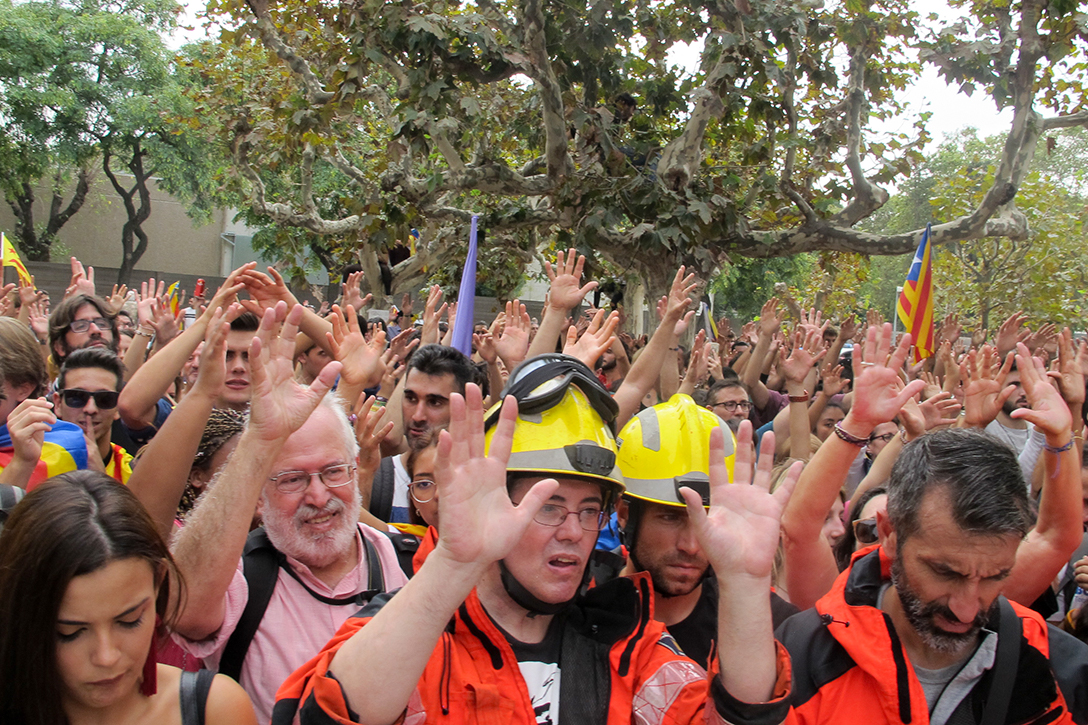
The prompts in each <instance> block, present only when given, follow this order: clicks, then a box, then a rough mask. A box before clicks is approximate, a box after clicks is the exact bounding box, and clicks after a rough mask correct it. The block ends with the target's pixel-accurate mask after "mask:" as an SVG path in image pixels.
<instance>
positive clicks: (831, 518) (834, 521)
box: [820, 498, 846, 546]
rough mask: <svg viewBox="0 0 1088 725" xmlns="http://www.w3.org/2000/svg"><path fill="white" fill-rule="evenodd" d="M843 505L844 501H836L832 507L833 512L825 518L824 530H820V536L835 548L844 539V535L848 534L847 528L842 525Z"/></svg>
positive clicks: (828, 513) (837, 499)
mask: <svg viewBox="0 0 1088 725" xmlns="http://www.w3.org/2000/svg"><path fill="white" fill-rule="evenodd" d="M842 512H843V505H842V500H841V499H839V498H836V499H835V503H833V504H832V505H831V510H830V511H828V512H827V516H826V517H825V518H824V525H823V528H822V529H821V530H820V534H821V535H822V536H823V537H824V539H825V540H826V541H827V543H828V545H829V546H835V544H837V543H838V542H839V539H841V538H842V535H843V534H845V533H846V527H845V526H843V523H842Z"/></svg>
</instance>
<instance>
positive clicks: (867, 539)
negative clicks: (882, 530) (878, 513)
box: [854, 519, 880, 546]
mask: <svg viewBox="0 0 1088 725" xmlns="http://www.w3.org/2000/svg"><path fill="white" fill-rule="evenodd" d="M854 538H855V539H857V542H858V543H859V544H862V545H864V546H868V545H869V544H875V543H876V542H877V541H879V540H880V536H879V535H878V534H877V533H876V519H861V520H860V521H855V522H854Z"/></svg>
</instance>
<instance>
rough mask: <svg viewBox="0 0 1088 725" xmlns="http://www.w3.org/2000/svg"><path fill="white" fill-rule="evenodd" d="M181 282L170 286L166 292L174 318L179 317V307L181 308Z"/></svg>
mask: <svg viewBox="0 0 1088 725" xmlns="http://www.w3.org/2000/svg"><path fill="white" fill-rule="evenodd" d="M179 284H180V283H179V282H175V283H174V284H172V285H170V286H169V287H168V288H167V290H166V299H168V300H169V301H170V314H171V315H173V316H174V317H177V316H178V307H179V306H180V300H179V299H178V285H179Z"/></svg>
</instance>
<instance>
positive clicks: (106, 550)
mask: <svg viewBox="0 0 1088 725" xmlns="http://www.w3.org/2000/svg"><path fill="white" fill-rule="evenodd" d="M129 558H136V559H143V560H144V561H147V562H148V564H150V565H151V567H152V568H153V570H154V571H155V572H156V573H157V574H161V573H163V572H167V573H168V575H167V576H165V577H163V578H162V583H161V585H160V587H159V595H158V599H157V601H156V603H155V611H156V613H157V614H158V615H159V617H161V618H162V620H163V621H164V622H165V626H169V625H170V624H171V623H172V622H173V620H175V619H176V617H177V613H178V612H177V607H176V606H175V607H171V606H170V602H171V597H170V580H171V579H174V581H176V582H178V584H179V586H180V585H181V581H182V580H181V577H180V574H179V573H178V570H177V567H176V566H175V565H174V561H173V559H171V558H170V552H169V550H168V549H167V547H166V543H165V542H164V541H163V540H162V537H161V536H159V533H158V531H157V530H156V529H155V525H154V524H153V523H152V521H151V518H150V516H148V514H147V512H146V511H145V510H144V508H143V506H142V505H141V504H140V502H139V500H137V498H136V496H135V495H133V494H132V492H131V491H129V490H128V489H127V488H125V487H124V486H122V485H121V484H119V483H118V482H117V481H115V480H114V479H112V478H109V477H108V476H106V475H104V474H101V473H96V472H94V471H73V472H71V473H65V474H62V475H60V476H55V477H54V478H51V479H49V480H48V481H46V482H45V483H43V484H41V485H40V486H39V487H38V488H36V489H34V490H33V491H31V492H30V493H29V494H27V496H26V498H24V499H23V500H22V501H21V502H20V503H19V505H18V506H16V507H15V509H14V510H13V511H12V514H11V518H10V519H8V522H7V524H6V525H5V526H4V530H3V533H2V534H0V721H3V722H16V723H33V724H34V725H38V724H42V725H46V724H49V725H52V724H53V723H58V724H60V723H65V722H67V717H66V716H65V714H64V711H63V710H62V709H61V685H60V674H59V672H58V670H57V645H56V643H57V616H58V615H59V612H60V605H61V602H62V601H63V599H64V595H65V593H66V592H67V590H68V585H69V583H70V582H71V580H72V579H73V578H74V577H77V576H81V575H83V574H89V573H91V572H94V571H97V570H98V569H101V568H102V567H103V566H106V565H107V564H109V563H110V562H113V561H117V560H121V559H129ZM175 601H176V600H175ZM164 632H165V629H164V628H160V630H159V632H158V634H160V635H161V634H163V633H164Z"/></svg>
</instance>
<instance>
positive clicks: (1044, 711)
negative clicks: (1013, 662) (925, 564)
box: [776, 548, 1088, 725]
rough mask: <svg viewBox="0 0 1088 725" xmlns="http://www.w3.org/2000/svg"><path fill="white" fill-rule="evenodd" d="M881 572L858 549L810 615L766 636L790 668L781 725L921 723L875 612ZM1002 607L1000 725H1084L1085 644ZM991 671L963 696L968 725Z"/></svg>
mask: <svg viewBox="0 0 1088 725" xmlns="http://www.w3.org/2000/svg"><path fill="white" fill-rule="evenodd" d="M889 567H890V561H889V560H888V559H887V558H886V557H885V556H884V555H883V552H882V550H880V549H876V548H870V549H867V550H865V551H862V552H859V553H858V554H857V555H855V556H854V560H853V561H852V562H851V566H850V568H848V569H847V570H846V571H844V572H843V573H842V574H841V575H840V576H839V578H838V579H837V580H836V581H835V585H834V586H833V587H832V589H831V591H830V592H829V593H828V594H826V595H825V596H824V597H823V598H821V599H820V600H819V601H818V602H816V607H815V608H814V609H810V610H808V611H805V612H801V613H800V614H798V615H796V616H794V617H792V618H790V619H788V620H786V622H785V623H783V624H782V626H781V627H779V629H778V631H777V632H776V636H777V637H778V639H779V640H780V641H781V642H782V643H783V644H784V645H785V646H786V649H787V650H788V651H789V653H790V660H791V664H792V667H793V672H794V683H793V692H792V693H791V695H790V704H791V710H790V717H789V719H788V722H790V723H804V724H805V725H808V724H810V723H812V724H815V723H829V724H834V725H840V724H841V725H846V724H848V723H866V724H867V725H868V724H869V723H900V722H903V723H911V725H928V723H929V711H928V708H927V705H926V699H925V694H924V692H923V690H922V686H921V684H920V683H919V681H918V678H917V677H916V676H915V672H914V668H913V667H912V666H911V665H910V660H909V658H908V656H907V653H906V651H905V650H904V649H903V646H902V644H901V643H900V640H899V637H898V635H897V634H896V632H895V629H894V628H893V626H892V622H891V619H889V618H888V617H887V615H885V614H884V613H883V612H882V611H881V610H880V609H877V608H876V601H877V596H878V594H879V592H880V589H881V587H882V585H883V584H884V583H885V582H886V581H888V580H889V579H890V571H889ZM1012 606H1013V609H1014V610H1015V613H1016V614H1017V615H1018V616H1019V618H1020V626H1021V630H1022V635H1021V637H1022V639H1021V644H1020V650H1019V661H1018V665H1017V669H1016V676H1015V681H1014V685H1013V695H1012V698H1011V701H1010V703H1009V707H1008V713H1007V717H1006V722H1008V723H1039V724H1040V725H1042V723H1072V722H1074V721H1075V722H1084V720H1083V717H1084V715H1085V714H1086V713H1085V701H1086V700H1085V697H1084V689H1085V687H1086V686H1088V647H1086V646H1084V645H1083V644H1082V643H1080V642H1078V641H1077V640H1074V639H1072V638H1071V637H1068V635H1065V634H1064V633H1062V632H1058V631H1057V630H1054V629H1052V628H1051V629H1050V630H1049V631H1048V627H1047V624H1046V622H1045V621H1043V619H1042V617H1040V616H1039V615H1038V614H1036V613H1035V612H1033V611H1031V610H1030V609H1027V608H1026V607H1022V606H1020V605H1018V604H1015V603H1012ZM997 626H998V624H997V616H995V618H994V621H991V623H990V625H989V626H988V627H987V628H988V629H991V630H994V631H996V629H997ZM1058 650H1060V654H1059V652H1058ZM1048 657H1052V658H1051V659H1050V660H1049V661H1048ZM1051 665H1053V669H1052V667H1051ZM1055 670H1056V671H1057V674H1055ZM993 673H994V670H993V669H992V668H991V669H990V670H987V671H986V672H985V673H984V674H983V675H982V678H981V679H980V680H979V681H978V682H977V683H976V684H975V686H974V689H973V690H972V691H971V692H970V693H968V694H967V696H966V697H965V699H964V703H963V705H962V706H963V708H964V711H963V712H968V709H970V711H973V719H974V721H975V722H977V721H978V717H979V714H980V713H981V711H982V708H983V707H984V705H985V702H986V698H987V696H988V695H989V686H990V683H991V680H992V677H993ZM1059 683H1060V687H1059ZM1063 692H1065V696H1063ZM1067 699H1068V704H1067ZM1071 707H1072V709H1073V713H1072V714H1071V713H1070V708H1071Z"/></svg>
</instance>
